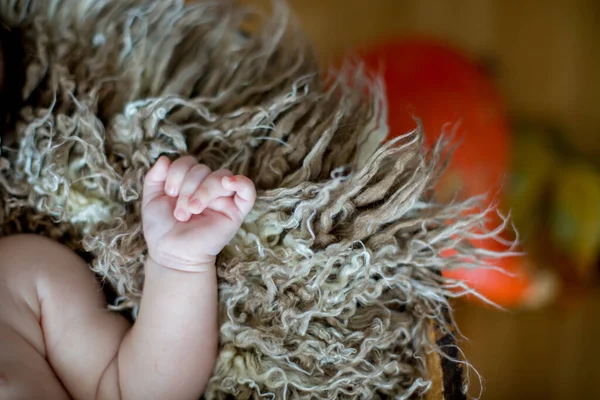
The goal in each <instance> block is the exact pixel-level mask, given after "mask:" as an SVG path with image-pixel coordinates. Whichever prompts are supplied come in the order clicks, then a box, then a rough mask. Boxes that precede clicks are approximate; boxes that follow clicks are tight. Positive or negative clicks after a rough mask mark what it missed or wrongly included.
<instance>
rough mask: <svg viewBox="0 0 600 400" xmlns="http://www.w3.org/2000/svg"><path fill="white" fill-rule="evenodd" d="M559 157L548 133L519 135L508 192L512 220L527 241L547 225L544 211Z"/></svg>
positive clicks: (523, 133)
mask: <svg viewBox="0 0 600 400" xmlns="http://www.w3.org/2000/svg"><path fill="white" fill-rule="evenodd" d="M554 165H556V155H555V154H554V150H553V148H552V145H551V143H550V139H549V138H548V134H547V132H542V131H541V130H540V131H535V130H527V131H523V132H519V135H516V138H515V143H514V146H513V160H512V168H511V176H510V187H509V190H508V201H509V204H510V208H511V213H512V220H513V222H514V224H515V225H516V227H517V229H518V230H519V233H520V234H521V236H523V237H524V238H525V239H526V240H527V239H528V238H530V237H532V236H534V235H535V233H536V231H537V230H538V229H539V228H540V224H541V223H542V221H543V218H544V215H543V210H542V208H541V207H540V204H542V203H543V202H544V201H545V196H546V193H547V192H548V190H549V188H550V187H551V185H552V177H553V176H554V175H555V172H554V171H553V166H554Z"/></svg>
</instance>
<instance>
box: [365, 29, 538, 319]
mask: <svg viewBox="0 0 600 400" xmlns="http://www.w3.org/2000/svg"><path fill="white" fill-rule="evenodd" d="M361 58H362V59H363V60H364V62H365V64H366V66H367V68H368V69H370V70H371V71H373V72H377V73H380V74H382V75H383V78H384V81H385V83H386V88H387V98H388V124H389V129H390V135H389V138H393V137H396V136H398V135H402V134H405V133H407V132H409V131H411V130H414V129H415V128H416V127H417V123H416V121H415V117H416V118H418V119H420V120H421V123H422V126H423V129H424V134H425V140H426V143H427V144H428V145H430V146H431V145H433V144H435V143H436V142H437V141H438V140H439V138H440V135H441V134H442V133H443V132H446V133H448V134H452V133H454V136H453V139H452V141H451V142H450V144H451V145H453V144H456V145H457V146H456V147H455V146H452V147H455V149H454V153H453V154H452V158H451V160H450V163H449V165H448V168H447V170H446V172H445V173H444V175H443V176H442V179H441V180H440V182H439V183H438V186H437V187H436V194H437V195H438V197H440V198H441V199H443V200H448V199H450V198H452V197H454V196H455V195H456V194H457V193H458V195H459V197H462V198H468V197H471V196H477V195H481V194H485V193H489V195H490V197H489V198H490V200H491V199H493V198H494V196H497V195H498V194H499V193H500V188H501V185H502V183H503V180H504V179H505V178H506V175H507V173H508V171H509V163H510V154H509V151H510V130H509V125H508V118H507V116H506V112H505V109H504V105H503V103H502V99H501V96H500V95H499V93H498V92H497V90H496V89H495V87H494V85H493V83H492V82H491V80H490V79H489V78H488V77H487V76H486V74H485V73H483V71H482V69H481V68H479V66H478V65H477V64H476V63H475V62H473V61H472V60H470V59H469V58H468V57H466V56H465V55H464V54H462V53H461V52H460V51H458V50H457V49H454V48H452V47H450V46H448V45H446V44H443V43H441V42H438V41H435V40H429V39H425V38H412V39H404V40H400V41H396V42H389V43H384V44H381V45H378V46H374V47H370V48H369V49H368V50H366V51H363V52H362V53H361ZM493 222H494V223H495V224H496V225H497V223H498V220H497V221H493ZM477 245H478V246H483V247H485V248H488V249H490V250H491V249H494V250H498V249H499V248H498V246H499V244H498V243H497V242H494V241H486V242H484V243H478V244H477ZM496 264H497V265H498V266H499V267H501V268H502V269H504V270H505V271H507V272H509V273H510V274H514V275H515V276H510V275H507V274H504V273H502V272H501V271H496V270H491V269H471V270H466V269H460V270H454V271H446V272H444V275H445V276H446V277H449V278H454V279H459V280H461V281H464V282H466V283H467V284H468V285H469V286H470V287H472V288H473V289H475V290H476V291H477V292H478V293H480V294H482V295H483V296H485V297H486V298H488V299H489V300H491V301H493V302H495V303H497V304H499V305H501V306H504V307H513V306H517V305H518V304H519V303H520V302H522V301H523V300H524V297H525V296H526V294H527V289H528V288H529V287H530V286H531V279H530V275H529V273H528V271H527V270H526V269H525V263H524V260H523V258H521V257H512V258H506V259H502V260H498V262H497V263H496ZM470 298H474V297H473V296H471V297H470Z"/></svg>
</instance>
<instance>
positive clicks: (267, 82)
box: [0, 0, 483, 399]
mask: <svg viewBox="0 0 600 400" xmlns="http://www.w3.org/2000/svg"><path fill="white" fill-rule="evenodd" d="M0 7H1V9H0V16H1V17H2V19H3V20H4V21H5V23H6V24H7V25H8V26H9V27H10V28H11V29H13V30H15V31H16V32H19V34H20V38H21V39H20V40H21V43H22V46H24V47H23V48H24V49H25V54H26V55H27V56H26V69H25V71H26V73H25V79H24V84H23V87H22V90H21V94H22V99H21V100H22V106H21V108H20V111H19V114H18V116H17V117H16V118H15V121H14V125H15V128H14V132H10V133H11V134H13V135H14V137H13V139H15V140H14V141H8V142H6V143H5V145H4V148H3V157H2V159H1V163H0V169H1V170H2V176H1V182H0V183H1V185H2V188H3V189H2V201H3V207H2V215H1V218H2V219H1V222H2V234H4V235H6V234H10V233H14V232H23V231H33V232H38V233H41V234H44V235H46V236H50V237H53V238H55V239H57V240H60V241H62V242H63V243H66V244H67V245H69V246H70V247H72V248H73V249H76V250H84V251H85V252H86V254H87V255H89V256H90V259H91V267H92V269H93V270H94V271H95V272H96V273H98V274H99V275H100V276H101V277H102V278H103V279H104V280H105V281H106V282H109V283H110V284H111V285H112V286H113V287H114V288H115V290H116V292H117V293H118V295H119V299H118V301H117V302H116V304H114V308H116V309H121V310H123V309H132V310H133V315H134V316H135V314H136V309H137V306H138V304H139V300H140V295H141V291H142V285H143V262H144V259H145V255H146V245H145V242H144V238H143V235H142V230H141V224H140V196H141V193H140V192H141V190H142V178H143V176H144V174H145V173H146V171H147V170H148V168H149V167H150V166H151V165H152V163H153V162H154V161H155V160H156V159H157V158H158V157H159V155H161V154H168V155H171V156H173V157H175V156H176V155H179V154H193V155H195V156H197V158H198V160H199V161H200V162H203V163H206V164H208V165H209V166H211V167H212V168H221V167H226V168H229V169H231V170H232V171H234V172H235V173H240V174H246V175H247V176H249V177H250V178H252V179H253V180H254V182H255V183H256V185H257V188H258V189H259V196H258V199H257V202H256V206H255V208H254V210H253V212H252V213H251V215H250V216H249V217H248V219H247V221H246V222H245V223H244V225H243V227H242V229H241V231H240V232H239V234H238V235H237V237H236V238H235V239H234V240H233V242H232V243H231V244H230V245H229V246H227V247H226V248H225V250H224V251H223V252H222V254H221V255H220V257H219V260H218V261H219V262H218V279H219V290H220V302H219V307H220V312H221V330H220V340H221V351H220V355H219V358H218V361H217V364H216V367H215V370H214V375H213V378H212V379H211V380H210V382H209V385H208V387H207V390H206V397H207V398H209V399H222V398H226V396H227V395H233V396H235V398H239V399H246V398H258V397H261V396H262V397H266V398H301V399H338V398H348V399H351V398H360V399H376V398H384V397H389V396H393V397H395V398H398V399H406V398H412V397H418V396H420V395H422V394H423V393H424V392H425V391H426V389H427V388H428V387H429V384H430V381H429V377H428V374H427V365H426V361H425V360H426V354H427V353H428V352H430V351H436V347H435V343H434V342H433V341H432V338H431V335H430V329H429V327H430V324H431V323H432V322H433V323H434V324H436V325H438V326H440V327H442V328H444V327H445V326H446V325H447V324H450V323H451V322H449V321H448V319H447V318H446V315H445V310H447V309H448V304H447V297H448V296H451V295H452V292H451V291H450V289H451V287H452V286H460V283H457V282H448V281H445V280H444V279H442V277H441V275H440V271H441V270H442V269H445V268H453V267H455V266H457V265H459V263H460V265H461V266H464V265H465V262H466V263H467V264H468V263H469V262H471V263H472V264H473V265H477V264H478V263H479V257H480V254H479V253H478V252H477V250H475V249H472V248H471V247H469V246H468V245H467V242H466V239H468V238H470V237H472V236H473V235H477V234H478V233H477V232H479V231H481V224H482V221H483V218H482V216H481V215H472V216H470V217H466V216H464V215H462V211H464V210H465V209H466V208H468V207H472V205H473V203H472V202H469V203H463V204H453V205H441V204H437V203H436V202H435V201H434V200H433V198H432V197H431V187H432V184H433V182H434V180H435V177H436V176H437V175H438V172H439V166H440V163H439V162H438V158H439V157H438V155H439V153H440V150H441V147H439V148H437V149H435V151H434V152H433V153H431V154H427V153H426V152H425V151H424V148H423V145H422V140H421V139H422V137H421V132H420V131H415V132H411V133H408V134H406V135H405V136H403V137H401V138H400V139H398V140H397V141H396V142H394V143H391V144H387V145H385V146H381V147H378V146H377V145H378V144H379V143H380V142H381V140H382V139H383V138H384V137H385V135H386V134H387V131H386V129H387V128H386V126H385V119H386V115H385V101H384V98H383V95H382V93H383V88H382V86H381V84H380V83H379V82H378V81H377V80H369V79H367V78H366V77H365V76H363V74H362V73H361V71H360V69H353V68H348V69H347V70H343V71H341V73H338V74H337V75H335V76H332V77H330V78H328V79H324V78H323V76H322V72H321V71H320V70H319V67H318V65H317V63H316V60H315V57H314V55H313V53H312V49H311V47H310V45H309V44H308V43H307V41H306V40H305V39H304V37H303V36H302V34H301V32H300V30H299V29H298V27H297V26H296V24H295V23H294V22H293V21H292V18H291V16H290V15H289V13H288V9H287V8H285V7H284V6H282V5H281V4H280V3H277V5H276V8H275V13H274V16H273V17H264V16H263V15H262V14H260V13H259V12H257V11H255V10H250V9H245V8H242V7H241V6H238V5H236V4H234V3H230V2H227V1H201V2H199V3H198V4H195V5H184V4H183V1H177V0H101V1H98V0H46V1H43V0H38V1H35V0H31V1H25V0H9V1H4V2H2V3H1V5H0ZM257 18H258V22H259V23H256V22H257V20H256V19H257ZM246 26H253V27H255V29H253V30H252V31H251V32H250V33H248V34H242V33H243V28H244V27H246ZM290 39H291V40H290ZM8 79H11V78H10V77H9V78H8ZM450 248H452V249H455V250H456V255H455V256H453V257H445V258H444V257H442V256H441V255H440V254H441V253H442V252H443V251H444V250H447V249H450ZM199 356H201V355H199Z"/></svg>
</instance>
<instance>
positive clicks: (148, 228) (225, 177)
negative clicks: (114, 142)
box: [142, 156, 256, 271]
mask: <svg viewBox="0 0 600 400" xmlns="http://www.w3.org/2000/svg"><path fill="white" fill-rule="evenodd" d="M255 198H256V192H255V189H254V184H253V183H252V181H251V180H250V179H248V178H246V177H245V176H233V174H232V173H231V172H230V171H227V170H218V171H215V172H212V171H211V170H210V169H209V168H208V167H207V166H205V165H202V164H198V163H197V162H196V160H195V159H194V158H193V157H189V156H188V157H181V158H179V159H177V160H176V161H174V162H173V163H171V162H170V161H169V159H168V158H167V157H164V156H163V157H160V158H159V159H158V161H157V162H156V164H155V165H154V166H153V167H152V168H151V169H150V171H148V173H147V174H146V177H145V181H144V197H143V203H142V224H143V229H144V236H145V237H146V242H147V244H148V252H149V255H150V257H151V258H152V259H153V260H154V261H155V262H156V263H158V264H159V265H162V266H165V267H168V268H173V269H178V270H183V271H206V270H208V269H209V268H213V267H214V263H215V259H216V256H217V254H219V252H220V251H221V250H222V249H223V247H225V246H226V245H227V244H228V243H229V242H230V241H231V239H233V237H234V236H235V234H236V233H237V231H238V230H239V228H240V225H241V224H242V222H243V220H244V218H245V217H246V215H248V213H249V212H250V210H251V209H252V207H253V206H254V200H255Z"/></svg>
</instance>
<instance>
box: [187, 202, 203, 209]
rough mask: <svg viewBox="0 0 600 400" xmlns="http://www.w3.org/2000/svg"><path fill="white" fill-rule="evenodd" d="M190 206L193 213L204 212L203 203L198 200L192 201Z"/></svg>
mask: <svg viewBox="0 0 600 400" xmlns="http://www.w3.org/2000/svg"><path fill="white" fill-rule="evenodd" d="M188 206H189V208H190V210H192V211H193V212H200V211H201V210H202V202H201V201H200V200H198V199H191V200H190V201H189V203H188Z"/></svg>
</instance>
